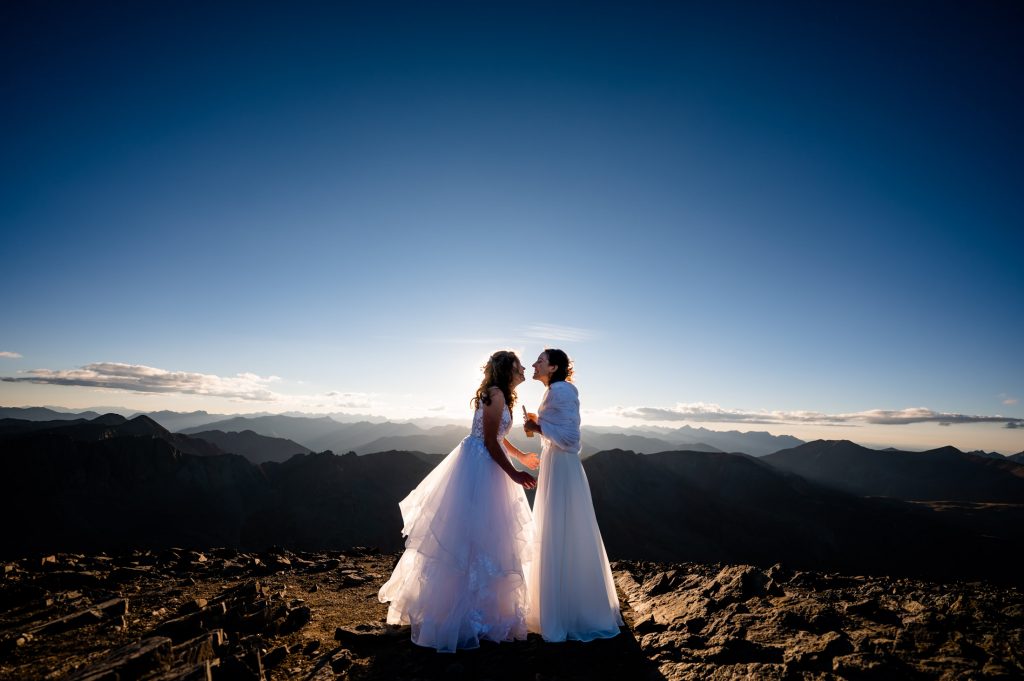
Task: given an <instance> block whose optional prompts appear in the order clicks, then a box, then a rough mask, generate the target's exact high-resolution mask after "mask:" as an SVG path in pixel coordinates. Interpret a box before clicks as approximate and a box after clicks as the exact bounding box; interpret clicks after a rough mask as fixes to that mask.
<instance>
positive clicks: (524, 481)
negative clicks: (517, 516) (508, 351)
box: [483, 388, 537, 489]
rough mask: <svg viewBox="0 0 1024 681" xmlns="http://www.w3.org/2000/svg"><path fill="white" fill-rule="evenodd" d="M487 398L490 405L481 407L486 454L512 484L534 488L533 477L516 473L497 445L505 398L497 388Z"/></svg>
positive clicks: (523, 473)
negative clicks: (482, 410)
mask: <svg viewBox="0 0 1024 681" xmlns="http://www.w3.org/2000/svg"><path fill="white" fill-rule="evenodd" d="M489 396H490V398H491V403H490V404H485V405H484V407H483V409H484V446H486V447H487V453H488V454H490V455H491V458H492V459H494V463H496V464H498V466H500V467H501V470H503V471H505V473H506V474H507V475H508V477H510V478H512V481H513V482H515V483H517V484H520V485H522V486H523V487H526V488H527V489H530V488H532V487H536V486H537V482H536V481H535V480H534V479H533V476H532V475H530V474H529V473H527V472H526V471H517V470H516V469H515V467H514V466H513V465H512V462H511V461H509V460H508V457H507V456H506V455H505V452H504V451H503V450H502V449H501V445H500V444H498V430H499V428H500V427H501V417H502V412H503V411H504V410H505V396H504V395H503V394H502V392H501V391H500V390H498V389H497V388H491V392H490V393H489Z"/></svg>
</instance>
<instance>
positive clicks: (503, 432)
mask: <svg viewBox="0 0 1024 681" xmlns="http://www.w3.org/2000/svg"><path fill="white" fill-rule="evenodd" d="M510 430H512V414H511V413H509V411H508V409H502V410H501V425H500V426H499V427H498V442H501V441H502V440H504V439H505V437H506V436H507V435H508V431H510ZM469 434H470V436H472V437H478V438H480V439H481V440H482V439H483V438H484V408H483V405H482V404H481V405H480V406H479V407H477V409H476V413H475V414H473V429H472V430H471V431H470V433H469Z"/></svg>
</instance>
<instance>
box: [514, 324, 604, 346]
mask: <svg viewBox="0 0 1024 681" xmlns="http://www.w3.org/2000/svg"><path fill="white" fill-rule="evenodd" d="M595 335H596V334H595V333H594V332H593V331H591V330H590V329H580V328H577V327H575V326H560V325H557V324H531V325H530V326H529V327H527V331H526V336H527V338H537V339H539V340H546V341H565V342H569V343H583V342H586V341H588V340H590V339H592V338H594V336H595Z"/></svg>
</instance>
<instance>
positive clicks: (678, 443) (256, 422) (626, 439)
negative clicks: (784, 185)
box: [0, 407, 802, 462]
mask: <svg viewBox="0 0 1024 681" xmlns="http://www.w3.org/2000/svg"><path fill="white" fill-rule="evenodd" d="M116 411H117V412H118V413H121V414H123V415H125V416H127V417H133V416H136V415H137V414H138V412H132V411H131V410H116ZM146 415H147V416H148V417H149V418H151V419H153V420H154V421H156V422H157V423H159V424H160V425H162V426H163V427H164V428H166V429H167V430H169V431H171V432H181V433H184V434H191V435H194V434H197V433H200V432H204V431H205V432H209V431H221V432H223V433H225V434H227V433H242V432H244V431H251V432H253V433H255V434H258V435H263V436H266V437H270V438H279V439H286V440H291V441H292V442H294V443H296V444H298V445H300V447H301V448H304V449H305V450H306V451H325V450H330V451H332V452H336V453H345V452H350V451H354V452H356V453H357V454H369V453H371V452H380V451H389V450H403V451H420V452H425V453H430V454H447V453H448V452H450V451H451V450H452V449H453V448H454V447H455V445H457V444H458V443H459V441H460V440H461V439H462V438H463V437H465V436H466V434H468V432H469V425H468V422H467V423H464V424H456V423H441V422H438V421H437V420H436V419H419V420H417V422H416V423H410V422H392V421H386V420H379V419H372V420H371V419H367V420H355V421H353V420H346V421H339V417H338V415H331V416H322V415H316V416H311V415H297V414H290V415H281V414H257V415H245V416H225V415H222V414H208V413H207V412H203V411H196V412H189V413H179V412H171V411H161V412H152V413H148V414H146ZM97 416H99V414H98V413H96V412H95V411H92V410H90V411H86V412H80V413H73V412H62V411H57V410H54V409H50V408H45V407H30V408H14V407H0V419H4V418H14V419H21V420H33V421H49V420H67V419H75V418H85V419H92V418H96V417H97ZM350 419H351V417H350ZM211 437H213V436H211ZM511 439H512V441H513V442H514V443H515V444H516V446H518V447H521V448H524V449H529V450H532V449H536V448H537V447H538V446H539V445H538V444H537V441H535V440H528V439H527V438H526V437H525V436H524V435H523V434H522V432H521V431H520V430H518V429H513V433H512V437H511ZM801 443H802V440H799V439H797V438H795V437H792V436H788V435H780V436H777V435H771V434H770V433H766V432H758V431H751V432H742V433H741V432H738V431H725V432H723V431H714V430H708V429H705V428H692V427H690V426H682V427H680V428H674V429H670V428H658V427H650V426H646V427H645V426H639V427H633V428H609V427H588V426H584V428H583V456H584V457H587V456H591V455H592V454H594V453H595V452H598V451H601V450H605V449H628V450H631V451H635V452H638V453H644V454H651V453H654V452H661V451H670V450H673V449H680V448H685V449H690V450H694V451H730V452H743V453H746V454H751V455H753V456H763V455H765V454H770V453H772V452H775V451H778V450H779V449H785V448H788V447H794V446H796V445H799V444H801ZM235 446H236V447H241V445H235ZM262 447H263V450H264V453H263V454H261V455H260V456H259V457H258V458H259V461H263V460H284V459H286V458H287V457H288V456H291V455H292V454H295V453H296V452H297V451H299V450H295V449H294V447H293V446H292V445H283V446H282V448H281V449H280V451H279V453H278V454H277V455H274V454H271V453H269V452H270V449H269V445H268V444H267V443H263V445H262ZM242 449H243V450H244V449H246V448H244V447H242ZM237 453H245V451H238V452H237ZM253 460H254V461H255V460H256V459H253ZM257 462H258V461H257Z"/></svg>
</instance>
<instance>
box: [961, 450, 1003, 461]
mask: <svg viewBox="0 0 1024 681" xmlns="http://www.w3.org/2000/svg"><path fill="white" fill-rule="evenodd" d="M964 453H965V454H970V455H971V456H980V457H981V458H983V459H995V460H996V461H1003V460H1005V459H1006V458H1007V457H1005V456H1003V455H1002V454H1000V453H999V452H986V451H985V450H983V449H975V450H974V451H973V452H964Z"/></svg>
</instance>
